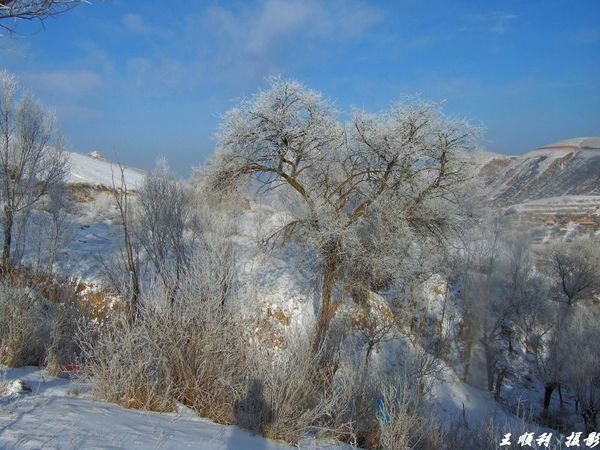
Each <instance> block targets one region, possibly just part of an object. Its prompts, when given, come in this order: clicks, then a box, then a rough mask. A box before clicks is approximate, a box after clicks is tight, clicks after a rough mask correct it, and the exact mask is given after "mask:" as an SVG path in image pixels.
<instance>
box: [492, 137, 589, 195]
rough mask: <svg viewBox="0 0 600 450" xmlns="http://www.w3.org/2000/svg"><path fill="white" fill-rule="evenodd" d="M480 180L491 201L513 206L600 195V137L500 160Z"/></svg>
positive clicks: (586, 138)
mask: <svg viewBox="0 0 600 450" xmlns="http://www.w3.org/2000/svg"><path fill="white" fill-rule="evenodd" d="M480 176H481V178H482V180H483V182H484V184H485V186H486V191H487V193H488V197H489V198H490V199H491V200H492V201H493V202H494V203H497V204H500V205H504V206H507V205H511V204H517V203H522V202H525V201H529V200H538V199H542V198H548V197H559V196H563V195H595V196H597V195H600V137H580V138H573V139H566V140H563V141H560V142H555V143H552V144H547V145H544V146H542V147H539V148H537V149H535V150H533V151H531V152H529V153H526V154H524V155H522V156H516V157H515V156H504V155H503V156H497V157H494V158H492V159H490V160H488V161H487V162H485V163H484V164H483V165H482V166H481V169H480Z"/></svg>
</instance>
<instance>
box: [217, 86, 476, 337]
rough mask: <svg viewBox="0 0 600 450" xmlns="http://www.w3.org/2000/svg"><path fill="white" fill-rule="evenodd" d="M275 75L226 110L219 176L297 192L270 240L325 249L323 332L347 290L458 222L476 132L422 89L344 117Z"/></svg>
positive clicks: (382, 278)
mask: <svg viewBox="0 0 600 450" xmlns="http://www.w3.org/2000/svg"><path fill="white" fill-rule="evenodd" d="M270 83H271V86H270V88H269V89H267V90H265V91H261V92H259V93H258V94H256V95H255V96H253V97H252V98H249V99H246V100H244V101H242V102H241V103H240V104H239V105H238V107H236V108H234V109H232V110H231V111H229V112H228V113H227V114H225V116H224V118H223V121H222V123H221V128H220V132H219V134H218V152H217V154H216V156H215V157H214V159H213V162H212V164H213V167H214V169H215V170H214V172H213V182H214V185H215V187H217V188H221V189H227V188H230V187H231V186H232V185H234V184H235V183H236V182H238V181H240V180H241V179H244V178H252V179H254V180H256V181H258V182H259V183H260V185H261V187H262V189H265V190H269V189H279V190H281V191H286V192H288V193H292V194H293V196H292V197H291V198H292V199H295V205H294V210H293V211H292V212H293V219H292V220H290V221H289V222H288V223H286V224H285V225H284V226H282V227H281V228H280V229H278V230H277V232H276V233H274V234H273V235H272V236H271V239H273V240H277V239H280V240H282V241H286V240H288V239H296V240H299V241H302V242H304V243H305V244H308V245H309V246H311V248H315V249H316V250H317V252H316V254H317V255H318V257H319V262H320V267H321V276H322V282H321V283H322V284H321V302H320V311H319V318H318V330H317V339H316V341H317V342H318V341H320V340H321V339H322V338H323V336H324V335H325V333H326V331H327V329H328V326H329V323H330V321H331V319H332V318H333V317H334V315H335V313H336V311H337V309H338V308H339V306H340V304H341V303H342V302H343V301H345V299H347V298H350V297H351V298H353V299H354V300H356V301H361V299H364V298H365V293H366V292H368V291H369V290H384V289H386V287H388V286H389V284H390V282H391V281H393V280H395V279H396V278H398V277H401V276H405V275H406V274H407V271H410V267H411V264H410V260H411V258H412V257H413V256H414V255H415V254H417V255H418V254H422V250H423V247H427V246H429V247H431V246H432V245H433V244H434V243H436V244H437V243H443V242H444V240H445V239H446V238H447V236H448V234H449V233H451V232H452V231H456V230H457V229H458V228H459V226H460V223H461V220H462V216H461V207H460V203H461V202H460V200H461V194H460V190H461V188H462V187H463V186H465V183H466V181H467V179H468V177H469V165H468V163H467V157H466V152H467V151H468V150H470V149H471V148H473V146H474V141H475V137H476V134H477V133H476V130H475V129H474V128H473V127H471V126H469V125H468V124H467V123H466V122H464V121H457V120H452V119H450V118H448V117H446V116H444V115H443V114H442V113H441V112H440V109H439V106H438V105H436V104H433V103H427V102H423V101H418V100H414V101H407V102H404V103H396V104H394V105H393V106H392V107H391V108H390V109H389V110H388V111H386V112H383V113H379V114H367V113H365V112H363V111H359V110H354V111H353V112H352V115H351V119H350V121H349V122H348V123H347V124H345V125H343V124H341V123H340V122H339V120H338V116H337V112H336V111H335V109H334V108H333V105H332V104H331V103H330V102H329V101H327V100H325V99H324V98H323V97H322V96H321V95H320V94H319V93H317V92H315V91H312V90H310V89H307V88H306V87H305V86H303V85H302V84H300V83H298V82H295V81H284V80H281V79H279V78H274V79H271V80H270Z"/></svg>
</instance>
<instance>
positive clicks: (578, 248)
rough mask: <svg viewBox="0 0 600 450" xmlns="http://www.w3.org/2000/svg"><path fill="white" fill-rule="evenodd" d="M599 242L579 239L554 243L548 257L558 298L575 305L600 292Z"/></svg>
mask: <svg viewBox="0 0 600 450" xmlns="http://www.w3.org/2000/svg"><path fill="white" fill-rule="evenodd" d="M597 244H598V243H594V242H593V241H592V242H591V243H590V242H589V241H576V242H572V243H564V244H559V245H556V246H554V247H553V248H552V249H551V251H550V255H549V257H548V264H549V268H550V275H551V276H552V277H553V279H554V280H555V282H556V284H557V288H558V289H557V290H556V292H557V293H558V295H557V296H556V300H557V301H560V302H563V303H566V304H567V305H568V306H573V305H574V304H575V303H577V302H579V301H580V300H593V299H594V298H595V297H596V296H597V295H599V294H600V252H599V251H598V245H597Z"/></svg>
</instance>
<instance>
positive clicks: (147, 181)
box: [135, 160, 192, 302]
mask: <svg viewBox="0 0 600 450" xmlns="http://www.w3.org/2000/svg"><path fill="white" fill-rule="evenodd" d="M136 200H137V201H136V208H135V209H136V221H135V234H136V236H137V239H138V240H139V242H140V243H141V245H142V247H143V248H144V250H145V255H146V257H147V258H148V259H149V261H150V263H151V264H152V267H153V268H154V271H155V274H156V275H158V276H159V277H160V279H161V280H162V283H163V286H164V288H165V290H166V292H167V295H168V297H169V300H170V301H171V302H172V300H173V298H174V297H173V295H174V292H175V291H176V290H177V287H178V285H179V281H180V278H181V275H182V272H183V270H184V269H185V267H186V263H187V261H188V245H187V243H186V239H185V232H186V228H187V226H188V225H189V223H190V220H191V219H192V208H191V198H190V195H189V192H188V190H186V188H185V187H184V186H183V185H182V184H181V183H180V182H178V181H177V180H175V179H174V178H173V175H172V173H171V171H170V169H169V166H168V164H167V162H166V161H165V160H160V161H159V162H158V164H157V165H156V168H155V169H154V170H153V171H152V172H151V173H149V174H147V175H146V176H145V178H144V181H143V183H142V185H141V186H140V188H139V191H138V193H137V198H136Z"/></svg>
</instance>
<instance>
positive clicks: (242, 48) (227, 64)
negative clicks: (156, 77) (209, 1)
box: [207, 0, 381, 77]
mask: <svg viewBox="0 0 600 450" xmlns="http://www.w3.org/2000/svg"><path fill="white" fill-rule="evenodd" d="M380 18H381V14H380V13H379V12H378V11H377V10H376V9H374V8H373V7H372V6H370V5H368V4H366V3H360V2H358V1H331V2H318V1H315V0H305V1H300V0H291V1H284V0H266V1H262V2H259V3H258V4H256V5H255V6H253V7H248V6H242V7H240V8H238V9H235V10H232V9H227V8H225V7H221V6H217V7H213V8H211V9H209V10H208V12H207V24H208V26H209V28H210V30H211V31H212V34H213V35H214V36H215V41H216V42H217V43H218V44H217V48H216V51H215V54H214V58H215V62H216V63H217V65H219V66H220V67H223V68H230V69H231V70H232V71H238V70H239V68H241V67H244V71H245V74H246V75H247V76H248V77H255V76H258V77H262V76H264V75H266V74H268V73H269V72H273V71H277V69H278V66H279V64H278V63H279V58H278V57H279V56H280V51H281V49H282V48H283V45H284V44H285V43H287V44H289V43H290V42H292V41H296V42H303V41H314V40H316V39H328V40H344V39H349V38H353V37H356V36H359V35H361V34H362V33H363V32H364V31H365V30H366V29H368V28H369V27H370V26H372V25H373V24H374V23H376V22H377V21H378V20H380Z"/></svg>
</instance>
